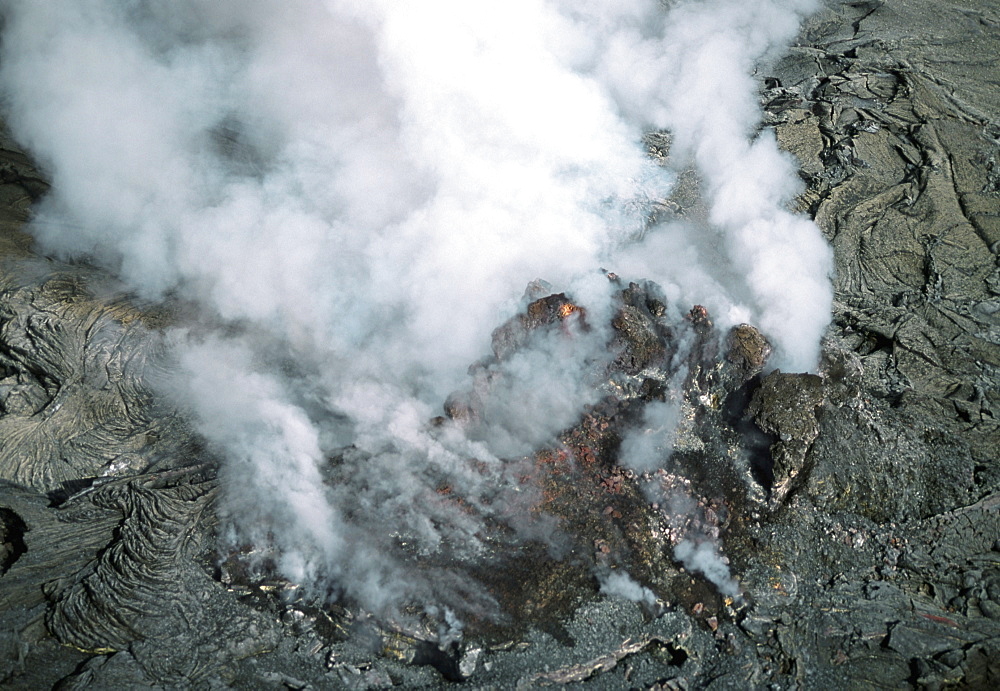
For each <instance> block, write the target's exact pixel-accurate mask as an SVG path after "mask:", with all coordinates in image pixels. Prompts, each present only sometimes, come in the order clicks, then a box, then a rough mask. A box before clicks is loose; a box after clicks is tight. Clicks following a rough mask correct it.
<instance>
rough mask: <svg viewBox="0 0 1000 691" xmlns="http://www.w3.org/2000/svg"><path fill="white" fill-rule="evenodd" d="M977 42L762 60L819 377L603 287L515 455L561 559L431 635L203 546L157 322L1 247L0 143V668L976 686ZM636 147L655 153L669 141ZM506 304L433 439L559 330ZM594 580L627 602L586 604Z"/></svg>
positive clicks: (14, 230) (2, 158) (8, 677)
mask: <svg viewBox="0 0 1000 691" xmlns="http://www.w3.org/2000/svg"><path fill="white" fill-rule="evenodd" d="M998 26H1000V9H998V7H997V4H996V3H995V2H988V3H979V4H974V5H973V4H969V3H962V2H958V1H957V0H956V1H952V0H935V1H934V2H931V1H930V0H884V1H883V0H875V1H871V2H839V1H835V2H829V3H827V6H826V7H825V8H823V9H822V10H820V11H819V12H818V13H817V14H816V15H814V16H813V17H812V18H811V19H809V20H808V21H807V22H806V24H805V26H804V28H803V32H802V34H801V37H800V41H799V42H798V44H797V45H795V46H793V48H792V49H791V52H790V53H789V55H788V57H786V58H785V59H783V60H781V61H780V62H778V63H777V64H775V65H773V66H772V67H771V68H770V70H769V71H768V73H767V74H761V75H760V76H761V77H762V90H761V102H762V105H763V107H764V109H765V113H766V118H767V121H766V125H767V126H768V127H771V128H773V130H774V132H775V133H776V136H777V138H778V141H779V142H780V143H781V144H782V146H784V147H785V148H786V149H787V150H789V151H790V152H792V153H793V154H795V155H796V157H797V158H798V160H799V162H800V165H801V169H800V170H801V176H802V179H803V183H804V185H805V189H804V191H803V192H802V194H801V195H800V196H799V198H798V205H799V207H800V209H801V210H802V211H804V212H806V213H808V214H810V215H811V216H813V217H814V218H815V219H816V221H817V223H818V224H819V225H820V227H821V229H822V230H823V232H824V233H825V235H826V237H827V238H828V240H829V241H830V242H831V244H832V245H833V247H834V251H835V255H836V268H837V270H836V276H835V282H836V283H835V288H836V303H835V311H834V315H833V316H834V320H833V325H832V327H831V328H830V330H829V331H828V334H827V337H826V339H825V342H824V346H823V362H822V365H821V368H820V371H819V375H803V374H797V373H783V372H776V371H769V370H768V364H767V360H768V355H769V350H770V346H769V345H768V343H767V341H766V339H764V337H763V336H762V335H761V334H760V333H759V332H758V331H757V330H756V329H755V328H753V327H752V326H751V325H743V326H738V327H736V328H735V329H734V330H732V331H730V332H729V333H720V332H719V331H718V330H717V329H716V328H715V327H714V325H713V324H712V315H710V314H708V313H707V312H705V311H704V310H703V309H699V308H695V309H692V310H690V311H689V312H688V315H689V316H688V317H687V318H686V319H675V320H673V321H671V319H670V318H669V317H668V316H667V315H668V314H670V313H671V310H673V312H674V313H676V311H677V310H679V309H681V308H682V307H683V309H684V310H687V309H688V308H689V307H690V306H688V305H685V306H676V305H668V304H667V303H666V301H665V300H664V299H663V297H662V295H661V294H660V293H659V292H658V291H657V289H656V287H655V286H654V285H652V284H649V283H644V282H641V281H637V282H635V283H634V284H625V283H624V282H622V283H620V284H617V289H618V300H619V302H618V306H617V311H616V313H615V314H614V315H613V321H612V323H611V328H610V331H609V333H611V334H612V338H613V340H612V342H611V343H610V344H609V352H611V353H612V358H611V362H610V364H609V365H607V367H606V368H605V369H597V370H595V372H594V373H593V375H594V377H593V381H594V385H595V386H596V387H598V390H599V392H600V396H598V397H597V403H595V405H593V406H592V407H591V409H589V410H587V411H586V412H585V415H584V416H583V417H582V418H581V419H579V420H577V421H576V422H575V423H573V424H572V425H570V426H569V427H568V428H567V429H566V430H564V431H563V433H562V434H560V435H559V438H558V440H557V443H552V444H549V445H548V446H545V447H544V448H539V449H535V450H533V452H532V453H531V454H529V455H528V456H527V457H526V458H524V459H518V461H519V462H521V463H523V466H518V467H524V468H525V469H526V478H525V482H527V483H530V485H531V486H533V487H536V488H538V489H539V491H540V495H541V498H542V500H541V504H540V505H539V507H538V510H539V512H545V513H547V514H548V515H550V516H552V517H555V518H556V519H558V523H559V525H560V530H562V531H563V532H564V533H565V534H566V535H567V536H569V538H568V539H567V542H566V549H565V552H564V553H563V554H551V553H549V550H548V549H547V548H545V547H542V546H540V545H538V544H524V545H519V546H518V551H517V552H516V553H514V554H508V555H506V557H505V559H506V560H504V559H500V560H498V561H497V562H493V563H489V564H486V565H479V566H478V567H476V566H470V567H469V568H470V570H471V571H473V572H474V575H475V576H477V577H478V578H479V579H481V581H482V582H483V583H485V584H486V586H487V587H488V588H489V589H490V591H491V592H492V593H493V594H494V595H495V596H496V597H497V599H498V601H500V602H501V603H502V605H503V606H505V607H506V608H507V612H508V613H509V619H508V620H506V621H501V622H498V623H493V624H491V623H488V622H482V623H481V626H480V627H479V629H478V631H471V630H470V631H469V632H468V633H467V634H466V637H465V638H462V639H461V640H457V639H453V640H445V638H443V637H442V636H441V635H440V634H439V633H438V629H437V628H436V626H437V625H438V624H440V621H431V620H428V621H426V622H425V625H424V626H415V625H411V624H404V623H401V622H392V621H378V620H376V619H374V618H372V617H371V616H369V615H367V614H366V613H363V612H359V611H356V610H352V609H351V607H350V603H342V604H329V603H327V604H323V603H318V602H317V601H315V600H311V599H309V597H307V596H305V595H299V594H298V593H297V592H296V590H295V588H294V587H293V586H292V584H289V583H287V582H284V581H282V580H281V579H278V578H276V577H274V575H273V574H268V573H266V569H264V570H263V571H260V570H258V571H254V570H253V569H250V568H244V566H245V564H244V562H243V561H242V557H243V556H245V555H239V554H237V555H221V556H220V555H217V554H216V553H215V546H214V545H215V531H216V529H217V524H218V519H217V516H216V511H217V507H216V505H215V500H214V497H215V493H216V491H217V489H216V488H217V486H218V484H217V479H216V478H215V475H214V467H215V460H214V459H213V458H212V457H211V455H210V454H209V453H208V452H207V451H206V450H205V449H204V448H203V446H202V445H201V443H200V440H199V439H198V437H197V435H196V434H195V432H194V431H193V428H192V427H191V425H190V424H189V423H188V422H186V420H185V417H184V415H183V414H182V413H180V412H178V411H176V410H173V409H171V408H169V406H166V405H165V404H163V403H162V401H161V400H160V398H159V397H158V396H157V395H156V394H155V386H154V385H153V382H154V381H155V379H156V378H157V376H158V375H157V372H158V368H159V367H160V366H161V363H162V360H161V359H160V356H161V352H162V348H161V343H160V341H159V340H158V339H159V336H158V334H159V330H160V328H161V327H162V326H163V325H164V324H165V323H166V322H167V321H169V319H170V316H169V314H167V313H165V312H163V311H162V310H155V309H153V308H152V307H150V306H149V305H144V304H142V303H141V302H140V301H138V300H136V299H135V298H134V297H133V296H129V295H127V294H125V293H123V292H122V291H121V289H120V287H118V286H117V285H116V284H115V283H114V281H113V280H112V279H110V278H108V277H107V276H105V275H103V274H102V273H101V272H99V271H97V270H96V269H93V268H90V267H88V266H87V265H85V264H83V263H77V264H66V263H60V262H57V261H54V260H51V259H47V258H42V257H39V256H37V255H36V254H34V253H33V251H32V246H31V241H30V239H29V238H28V236H27V235H25V234H23V233H22V232H21V230H20V229H19V227H20V225H21V224H22V223H23V222H24V221H25V220H26V219H27V217H28V214H29V211H30V206H31V203H32V202H33V200H35V199H37V198H38V197H39V196H40V195H41V194H43V193H44V192H45V189H46V186H47V185H46V182H45V181H44V180H45V176H44V175H42V174H41V173H39V172H38V170H36V168H35V167H34V165H33V164H32V162H31V161H30V160H29V159H28V158H27V157H26V156H25V155H24V154H23V153H21V152H20V151H19V149H18V148H17V146H16V145H15V144H14V143H12V142H11V141H9V138H7V137H6V136H4V137H3V141H2V142H0V147H2V151H0V258H2V263H0V684H3V685H4V687H5V688H45V687H55V686H56V685H59V686H60V688H83V687H100V688H134V687H155V686H156V685H161V686H163V685H171V686H183V685H194V686H199V687H208V686H212V685H216V686H218V685H231V686H236V687H248V688H251V687H252V688H305V687H308V686H311V687H313V688H343V687H346V686H350V687H357V688H379V687H386V686H389V685H401V686H405V687H411V688H412V687H425V688H426V687H435V686H444V685H448V684H450V683H452V682H453V681H456V680H459V679H465V678H467V679H468V680H469V682H470V683H471V684H473V685H476V686H480V687H490V686H496V687H510V686H517V685H521V686H525V687H527V686H538V685H543V684H559V683H562V684H583V683H588V684H596V685H598V686H599V687H601V688H632V687H634V688H702V687H712V688H754V687H767V686H774V687H781V688H785V687H791V686H796V687H805V688H821V687H831V688H841V687H844V686H849V687H904V686H917V687H928V688H943V687H945V686H953V687H965V688H989V687H994V686H996V685H997V684H998V683H1000V666H998V662H997V661H998V660H1000V619H998V615H1000V557H998V551H997V547H996V545H997V535H1000V465H998V464H997V460H996V450H997V448H1000V428H998V422H997V406H998V402H1000V393H998V381H1000V375H998V373H1000V269H998V264H997V252H998V249H1000V168H998V163H997V161H998V159H1000V145H998V141H1000V91H998V90H997V88H996V82H997V67H996V64H995V63H996V61H995V60H992V59H989V58H991V57H992V56H995V55H997V54H1000V38H998V37H1000V34H998V32H997V27H998ZM649 141H650V146H651V149H652V151H653V154H654V155H655V156H657V157H659V158H661V159H664V160H666V161H668V162H669V160H670V137H669V135H668V134H667V133H658V134H656V135H655V136H651V138H650V140H649ZM698 184H699V181H698V180H697V175H695V174H694V173H693V172H691V171H682V172H681V175H680V184H679V185H678V188H677V191H676V193H675V196H674V197H673V198H672V199H670V200H665V201H664V203H663V204H662V205H661V207H662V208H660V209H659V211H658V213H660V214H662V215H663V216H670V215H671V214H674V215H678V216H684V217H685V218H688V219H694V220H697V219H698V218H699V217H701V216H703V215H704V209H702V208H700V207H699V206H698V205H699V200H698ZM612 280H616V279H612ZM525 305H526V309H525V311H524V312H522V313H521V314H520V315H519V316H518V317H516V318H515V320H514V321H512V322H509V323H508V324H506V325H503V326H501V327H500V328H499V329H498V330H497V334H496V335H495V337H494V353H493V356H492V359H490V358H487V359H486V360H484V361H483V362H481V363H478V364H477V365H475V366H474V367H473V375H472V383H471V384H470V387H471V392H470V391H466V392H465V393H461V392H460V393H459V394H457V395H456V396H455V397H453V398H452V399H450V400H449V403H448V404H447V405H446V416H444V418H442V419H441V420H440V421H439V423H440V424H474V422H475V420H476V419H477V417H479V418H481V417H482V415H483V414H484V409H483V408H482V401H483V397H484V396H488V395H489V393H490V390H491V388H490V387H491V386H495V385H496V384H495V380H494V379H491V377H490V376H488V375H490V374H491V373H492V372H494V371H495V369H494V370H491V368H496V367H497V366H498V363H502V362H503V361H504V360H505V359H506V358H508V357H511V356H513V355H514V354H516V353H517V351H518V349H519V348H522V347H524V346H525V344H526V343H527V342H528V341H529V340H530V339H531V338H532V334H535V333H542V332H543V331H545V330H549V331H552V330H554V331H555V332H557V333H562V329H563V328H564V327H565V330H566V332H567V333H568V335H572V333H573V329H582V328H584V326H585V325H586V322H587V321H588V320H589V319H590V316H589V313H585V312H584V311H583V309H581V308H585V307H586V306H585V305H576V304H575V303H574V302H573V301H572V298H571V297H570V296H567V295H561V294H559V293H556V292H554V291H553V290H552V289H550V288H549V287H547V286H545V285H544V284H542V283H538V284H536V285H535V286H534V287H532V288H530V289H529V292H528V294H527V295H526V299H525ZM657 404H662V405H664V406H672V407H671V410H673V411H675V412H676V415H677V418H678V422H679V426H678V427H677V430H676V432H675V437H674V438H673V440H672V445H671V447H670V448H669V449H668V448H666V447H664V448H662V449H661V451H662V453H663V460H664V463H663V466H664V467H662V468H660V469H659V470H658V471H657V472H648V473H646V472H643V471H642V470H636V469H635V468H632V467H630V466H629V463H628V462H627V459H624V458H623V457H622V440H623V439H624V438H625V437H627V436H629V435H634V434H640V435H641V434H643V433H645V431H646V428H647V427H648V425H647V421H646V420H645V419H644V415H643V410H644V409H646V408H648V407H649V406H655V405H657ZM486 412H488V411H486ZM653 446H654V447H655V446H656V445H655V444H654V445H653ZM667 499H673V500H674V504H675V505H671V503H670V502H669V501H667ZM677 504H683V505H684V510H683V511H681V510H679V507H678V506H677ZM686 539H689V540H692V541H694V540H696V539H697V540H714V541H718V543H719V544H720V545H721V548H722V554H724V556H725V558H726V559H727V560H728V562H729V564H728V568H729V569H730V570H731V573H732V575H733V576H734V577H735V578H736V579H737V581H738V583H739V590H740V598H739V599H740V601H737V599H736V598H727V597H724V596H723V595H721V594H720V593H719V592H718V590H717V588H716V587H715V586H714V585H713V584H711V583H709V582H708V581H707V580H706V579H705V578H704V577H703V574H701V573H699V572H697V571H695V572H692V571H691V570H689V569H688V568H686V567H685V566H684V565H683V564H682V563H681V562H679V561H677V560H675V552H674V548H675V547H676V546H677V545H678V544H680V543H681V542H682V541H684V540H686ZM702 544H704V543H702ZM713 544H714V543H713ZM248 549H249V548H248ZM263 561H265V562H266V559H265V560H263ZM497 564H499V566H497ZM610 575H616V576H619V577H621V578H619V579H618V580H616V581H614V582H617V583H626V584H628V585H629V587H630V588H631V589H630V590H629V591H628V592H630V593H631V594H632V596H633V597H632V599H631V600H630V599H628V598H624V597H622V596H621V595H614V594H612V593H611V592H610V590H611V589H610V588H605V591H604V592H603V593H602V592H601V582H602V581H601V579H604V583H611V582H612V581H611V580H610ZM625 576H627V577H628V579H627V580H626V579H625V578H624V577H625Z"/></svg>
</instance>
